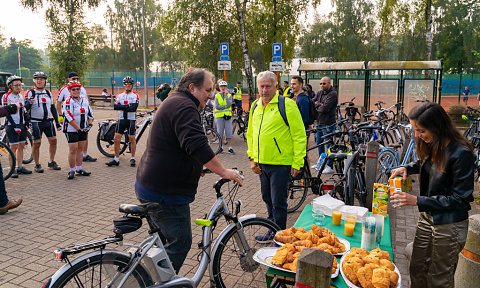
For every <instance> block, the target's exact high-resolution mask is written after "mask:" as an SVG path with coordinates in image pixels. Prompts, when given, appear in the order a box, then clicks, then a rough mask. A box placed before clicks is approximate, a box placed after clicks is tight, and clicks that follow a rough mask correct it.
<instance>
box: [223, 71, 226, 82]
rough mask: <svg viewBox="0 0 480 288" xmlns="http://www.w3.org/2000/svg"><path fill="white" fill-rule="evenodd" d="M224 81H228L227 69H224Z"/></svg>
mask: <svg viewBox="0 0 480 288" xmlns="http://www.w3.org/2000/svg"><path fill="white" fill-rule="evenodd" d="M223 81H227V70H223Z"/></svg>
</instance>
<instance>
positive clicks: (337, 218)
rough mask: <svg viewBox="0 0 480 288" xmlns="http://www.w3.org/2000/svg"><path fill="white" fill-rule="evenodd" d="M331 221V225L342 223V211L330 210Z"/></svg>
mask: <svg viewBox="0 0 480 288" xmlns="http://www.w3.org/2000/svg"><path fill="white" fill-rule="evenodd" d="M332 220H333V221H332V222H333V225H340V224H341V223H342V211H337V210H335V211H333V212H332Z"/></svg>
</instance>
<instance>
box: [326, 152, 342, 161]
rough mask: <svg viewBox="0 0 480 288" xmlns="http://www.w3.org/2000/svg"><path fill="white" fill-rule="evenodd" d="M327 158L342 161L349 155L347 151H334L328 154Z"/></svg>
mask: <svg viewBox="0 0 480 288" xmlns="http://www.w3.org/2000/svg"><path fill="white" fill-rule="evenodd" d="M327 159H331V160H335V161H341V160H345V159H347V155H346V154H345V153H332V154H329V155H328V156H327Z"/></svg>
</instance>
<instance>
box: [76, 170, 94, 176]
mask: <svg viewBox="0 0 480 288" xmlns="http://www.w3.org/2000/svg"><path fill="white" fill-rule="evenodd" d="M90 174H92V172H87V171H85V170H83V169H80V170H77V175H82V176H90Z"/></svg>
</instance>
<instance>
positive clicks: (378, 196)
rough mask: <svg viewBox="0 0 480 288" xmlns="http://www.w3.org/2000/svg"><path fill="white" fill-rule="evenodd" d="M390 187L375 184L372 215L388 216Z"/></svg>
mask: <svg viewBox="0 0 480 288" xmlns="http://www.w3.org/2000/svg"><path fill="white" fill-rule="evenodd" d="M388 190H389V189H388V185H385V184H381V183H373V201H372V213H373V214H380V215H383V216H387V207H388Z"/></svg>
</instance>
